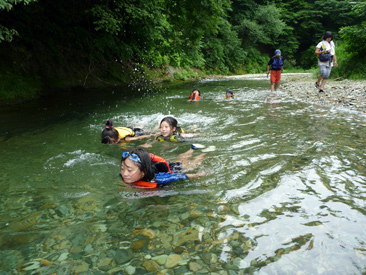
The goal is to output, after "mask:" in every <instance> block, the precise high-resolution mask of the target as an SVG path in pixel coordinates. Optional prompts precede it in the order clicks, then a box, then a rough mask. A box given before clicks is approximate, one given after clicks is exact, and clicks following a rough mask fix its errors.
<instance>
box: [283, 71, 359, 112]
mask: <svg viewBox="0 0 366 275" xmlns="http://www.w3.org/2000/svg"><path fill="white" fill-rule="evenodd" d="M283 80H284V81H283V83H282V84H281V86H280V89H281V91H283V92H286V93H288V94H289V95H290V96H292V97H293V98H295V99H297V100H300V101H302V102H308V103H311V104H316V105H320V106H329V107H334V108H346V109H349V110H353V111H358V112H362V113H366V81H361V80H348V79H335V80H334V79H329V80H328V81H327V83H326V85H325V89H324V90H325V92H321V93H319V90H318V89H317V88H316V87H315V81H316V79H314V77H313V76H306V75H302V76H289V77H286V78H284V79H283Z"/></svg>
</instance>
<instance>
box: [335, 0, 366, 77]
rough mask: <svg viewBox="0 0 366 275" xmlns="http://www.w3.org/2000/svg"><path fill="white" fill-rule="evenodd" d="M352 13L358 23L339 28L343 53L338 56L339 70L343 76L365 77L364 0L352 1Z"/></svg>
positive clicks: (365, 10)
mask: <svg viewBox="0 0 366 275" xmlns="http://www.w3.org/2000/svg"><path fill="white" fill-rule="evenodd" d="M352 11H353V12H352V13H353V15H355V16H356V17H357V18H358V20H357V21H358V23H357V24H354V25H351V26H346V27H343V28H341V29H340V35H341V37H342V38H343V41H344V43H343V45H342V47H343V48H344V53H345V54H344V55H343V56H342V57H344V58H343V59H342V58H339V59H338V60H339V61H338V62H339V64H340V66H339V71H340V72H342V74H343V76H345V77H354V78H361V79H364V78H365V63H366V1H365V0H363V1H358V2H354V3H353V8H352Z"/></svg>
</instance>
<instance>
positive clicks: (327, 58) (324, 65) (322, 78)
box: [315, 31, 338, 93]
mask: <svg viewBox="0 0 366 275" xmlns="http://www.w3.org/2000/svg"><path fill="white" fill-rule="evenodd" d="M315 54H316V55H317V56H318V65H319V76H318V81H316V82H315V87H316V88H318V89H319V93H322V92H324V86H325V83H327V79H328V78H329V75H330V72H331V70H332V66H333V61H334V66H338V63H337V57H336V55H335V45H334V42H333V34H332V33H331V32H328V31H327V32H325V34H324V35H323V40H322V41H321V42H319V43H318V45H316V49H315Z"/></svg>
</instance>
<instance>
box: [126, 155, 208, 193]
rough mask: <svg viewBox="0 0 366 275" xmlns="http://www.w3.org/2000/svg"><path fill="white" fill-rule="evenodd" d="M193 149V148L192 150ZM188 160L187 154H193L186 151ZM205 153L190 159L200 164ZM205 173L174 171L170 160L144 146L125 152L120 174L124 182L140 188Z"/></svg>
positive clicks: (160, 184)
mask: <svg viewBox="0 0 366 275" xmlns="http://www.w3.org/2000/svg"><path fill="white" fill-rule="evenodd" d="M192 151H193V150H192ZM182 155H184V157H185V159H183V161H187V156H189V155H192V154H191V153H190V152H189V153H184V154H182ZM203 156H204V154H201V155H199V156H197V158H195V160H193V161H190V163H195V165H199V164H200V162H201V161H202V160H203ZM204 175H205V173H198V174H185V173H172V172H171V170H170V167H169V164H168V162H167V161H166V160H165V159H163V158H161V157H159V156H156V155H154V154H149V153H148V152H147V151H146V150H145V149H143V148H133V149H130V150H127V151H125V152H123V154H122V159H121V173H120V176H121V177H122V180H123V182H124V183H126V184H129V185H131V186H133V187H138V188H160V187H164V186H167V185H169V184H170V183H171V182H174V181H179V180H184V179H191V178H196V177H201V176H204Z"/></svg>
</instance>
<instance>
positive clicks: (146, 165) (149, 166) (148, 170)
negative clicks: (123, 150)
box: [121, 147, 155, 181]
mask: <svg viewBox="0 0 366 275" xmlns="http://www.w3.org/2000/svg"><path fill="white" fill-rule="evenodd" d="M127 152H128V153H130V154H136V155H137V156H138V157H139V158H140V160H141V162H135V164H136V165H137V166H138V168H139V169H140V171H141V172H143V173H144V175H145V176H144V177H143V178H142V179H141V180H142V181H152V180H153V179H155V166H154V164H153V162H152V161H151V159H150V155H149V152H147V151H146V150H145V149H143V148H141V147H139V148H132V149H129V150H127ZM126 158H128V157H126ZM126 158H124V157H122V159H121V164H122V162H124V161H125V160H126Z"/></svg>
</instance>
